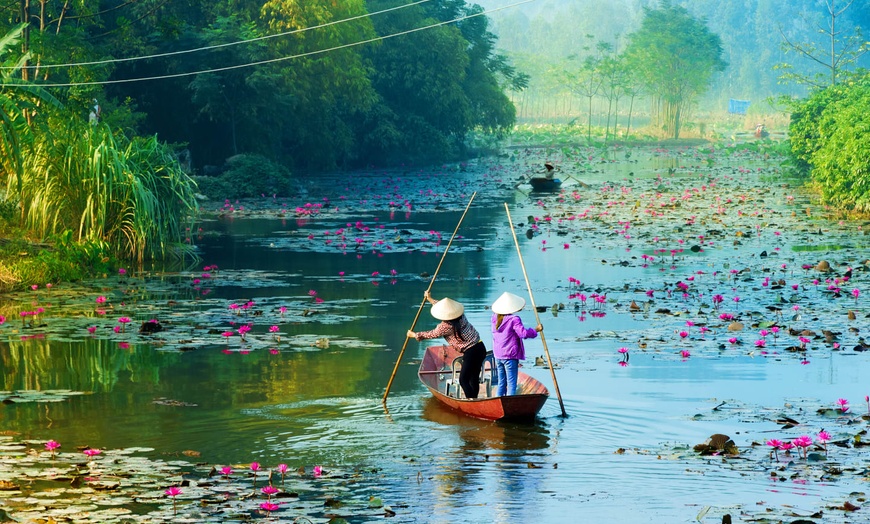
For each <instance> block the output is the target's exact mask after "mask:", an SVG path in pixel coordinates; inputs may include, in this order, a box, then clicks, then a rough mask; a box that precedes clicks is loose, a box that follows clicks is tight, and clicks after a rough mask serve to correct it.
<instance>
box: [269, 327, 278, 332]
mask: <svg viewBox="0 0 870 524" xmlns="http://www.w3.org/2000/svg"><path fill="white" fill-rule="evenodd" d="M280 330H281V328H279V327H278V326H272V327H270V328H269V332H270V333H277V332H278V331H280Z"/></svg>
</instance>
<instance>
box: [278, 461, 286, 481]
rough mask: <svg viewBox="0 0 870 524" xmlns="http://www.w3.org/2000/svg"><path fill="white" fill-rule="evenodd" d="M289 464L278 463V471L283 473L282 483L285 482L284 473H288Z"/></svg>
mask: <svg viewBox="0 0 870 524" xmlns="http://www.w3.org/2000/svg"><path fill="white" fill-rule="evenodd" d="M287 469H288V468H287V464H278V473H280V474H281V483H282V484H283V483H284V475H286V474H287Z"/></svg>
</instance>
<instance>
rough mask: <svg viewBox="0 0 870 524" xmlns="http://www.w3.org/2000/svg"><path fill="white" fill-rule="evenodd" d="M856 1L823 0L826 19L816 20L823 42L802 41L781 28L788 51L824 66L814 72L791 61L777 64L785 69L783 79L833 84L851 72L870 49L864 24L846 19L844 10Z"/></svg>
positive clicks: (801, 82) (815, 85)
mask: <svg viewBox="0 0 870 524" xmlns="http://www.w3.org/2000/svg"><path fill="white" fill-rule="evenodd" d="M853 1H854V0H847V1H845V2H841V3H839V4H838V3H837V0H825V1H824V5H825V16H824V21H823V22H822V23H818V24H817V26H818V30H817V34H819V35H821V36H822V41H821V42H819V41H812V40H810V41H805V42H799V41H797V40H794V39H791V38H789V37H788V35H787V34H786V33H785V32H784V31H783V30H782V28H780V34H781V35H782V39H783V43H782V48H783V50H784V51H785V52H786V53H795V54H797V55H798V57H800V58H803V59H805V60H809V61H810V62H811V63H813V64H814V65H816V66H817V67H819V68H821V71H818V70H817V72H816V73H812V72H807V71H806V70H796V69H795V68H794V66H792V65H791V64H788V63H782V64H778V65H777V67H776V69H778V70H780V71H782V74H781V75H780V79H781V80H784V81H786V82H788V81H793V82H796V83H798V84H803V85H808V86H813V87H824V86H826V85H834V84H836V83H837V82H838V81H839V80H841V79H843V78H844V77H845V76H848V75H849V69H850V68H851V67H854V65H855V64H856V63H857V62H858V60H859V59H860V58H861V56H863V55H864V54H865V53H867V51H870V42H867V41H866V40H865V39H864V37H863V35H862V34H861V28H860V27H858V26H851V27H850V26H849V25H848V24H847V23H846V22H845V21H844V19H845V15H844V13H845V12H846V11H847V10H848V9H849V8H850V7H851V6H852V3H853Z"/></svg>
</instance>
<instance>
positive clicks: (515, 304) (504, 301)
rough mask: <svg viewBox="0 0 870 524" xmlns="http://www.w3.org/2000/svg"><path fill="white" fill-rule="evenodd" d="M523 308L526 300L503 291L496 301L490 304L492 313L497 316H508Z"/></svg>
mask: <svg viewBox="0 0 870 524" xmlns="http://www.w3.org/2000/svg"><path fill="white" fill-rule="evenodd" d="M525 306H526V299H524V298H522V297H518V296H516V295H514V294H513V293H508V292H507V291H505V292H504V293H502V294H501V296H500V297H498V300H496V301H495V302H493V303H492V312H493V313H496V314H499V315H510V314H511V313H516V312H517V311H519V310H521V309H523V308H524V307H525Z"/></svg>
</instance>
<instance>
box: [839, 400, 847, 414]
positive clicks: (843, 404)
mask: <svg viewBox="0 0 870 524" xmlns="http://www.w3.org/2000/svg"><path fill="white" fill-rule="evenodd" d="M837 405H838V406H840V411H841V412H842V413H845V412H847V411H849V401H848V400H846V399H844V398H838V399H837Z"/></svg>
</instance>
